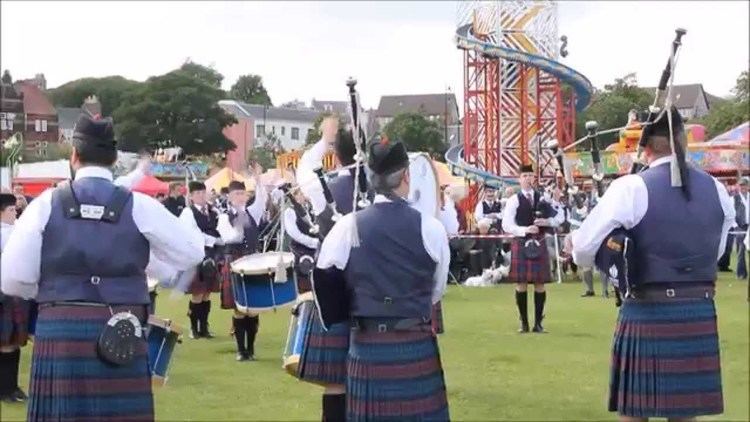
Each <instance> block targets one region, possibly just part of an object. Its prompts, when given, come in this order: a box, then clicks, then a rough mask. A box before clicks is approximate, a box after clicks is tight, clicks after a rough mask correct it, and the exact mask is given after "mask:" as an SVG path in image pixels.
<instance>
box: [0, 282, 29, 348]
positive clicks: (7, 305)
mask: <svg viewBox="0 0 750 422" xmlns="http://www.w3.org/2000/svg"><path fill="white" fill-rule="evenodd" d="M30 312H31V302H30V301H28V300H23V299H21V298H18V297H13V296H8V295H5V296H3V299H2V300H1V301H0V347H23V346H25V345H26V342H27V341H28V339H29V328H30V327H29V318H30Z"/></svg>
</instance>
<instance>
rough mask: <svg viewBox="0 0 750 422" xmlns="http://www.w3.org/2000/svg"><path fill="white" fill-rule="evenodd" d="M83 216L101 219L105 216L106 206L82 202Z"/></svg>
mask: <svg viewBox="0 0 750 422" xmlns="http://www.w3.org/2000/svg"><path fill="white" fill-rule="evenodd" d="M80 209H81V218H85V219H87V220H101V219H102V216H104V207H103V206H101V205H88V204H81V208H80Z"/></svg>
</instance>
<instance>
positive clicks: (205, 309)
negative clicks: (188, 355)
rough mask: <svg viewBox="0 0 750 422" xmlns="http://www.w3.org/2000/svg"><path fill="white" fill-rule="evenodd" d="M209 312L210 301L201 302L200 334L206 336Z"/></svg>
mask: <svg viewBox="0 0 750 422" xmlns="http://www.w3.org/2000/svg"><path fill="white" fill-rule="evenodd" d="M209 312H211V301H210V300H205V301H203V302H201V319H200V327H201V334H204V335H206V334H208V314H209Z"/></svg>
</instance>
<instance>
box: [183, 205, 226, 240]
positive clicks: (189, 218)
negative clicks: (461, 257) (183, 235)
mask: <svg viewBox="0 0 750 422" xmlns="http://www.w3.org/2000/svg"><path fill="white" fill-rule="evenodd" d="M193 205H195V204H193ZM193 205H190V206H187V207H185V208H183V209H182V212H181V213H180V222H181V223H182V224H184V225H185V227H187V228H188V229H190V230H192V231H196V232H198V233H200V235H201V236H202V237H203V242H204V243H203V245H204V246H205V247H207V248H213V247H214V245H217V244H218V245H221V243H222V242H221V238H219V237H215V236H211V235H210V234H206V233H203V231H202V230H201V229H200V227H198V222H197V221H195V215H193V210H192V209H191V208H192V207H193ZM204 206H207V205H204ZM201 208H202V207H201ZM199 211H200V210H199Z"/></svg>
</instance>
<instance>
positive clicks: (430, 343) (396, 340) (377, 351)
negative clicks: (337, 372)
mask: <svg viewBox="0 0 750 422" xmlns="http://www.w3.org/2000/svg"><path fill="white" fill-rule="evenodd" d="M347 372H348V378H347V381H346V391H347V396H346V397H347V420H348V421H374V420H377V421H447V420H449V419H450V417H449V414H448V398H447V395H446V390H445V380H444V378H443V368H442V365H441V363H440V351H439V349H438V344H437V337H436V336H435V334H433V333H432V332H431V331H428V332H412V331H391V332H385V333H378V332H367V331H360V330H358V329H354V330H352V332H351V341H350V343H349V358H348V361H347Z"/></svg>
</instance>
